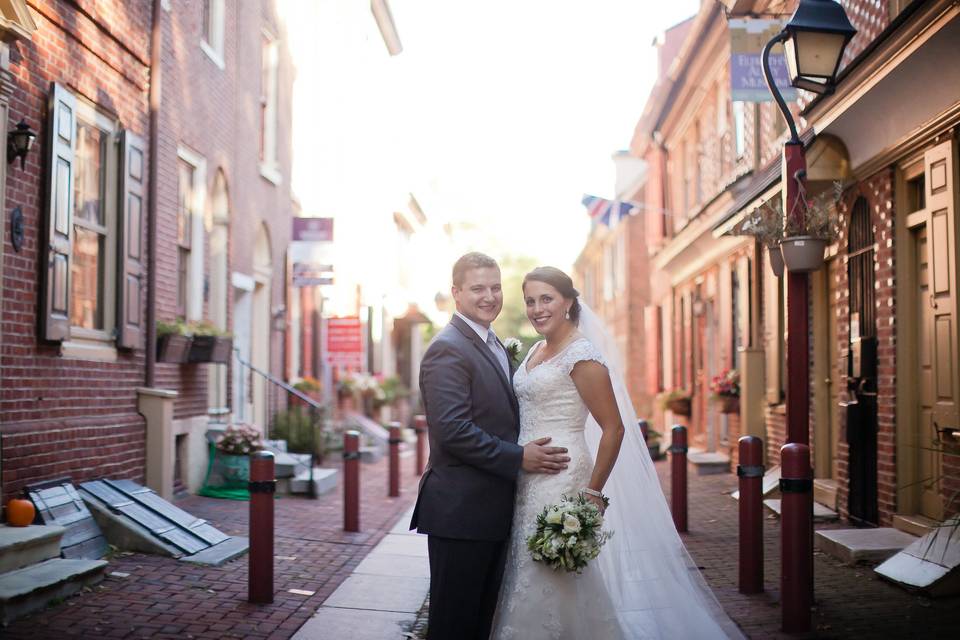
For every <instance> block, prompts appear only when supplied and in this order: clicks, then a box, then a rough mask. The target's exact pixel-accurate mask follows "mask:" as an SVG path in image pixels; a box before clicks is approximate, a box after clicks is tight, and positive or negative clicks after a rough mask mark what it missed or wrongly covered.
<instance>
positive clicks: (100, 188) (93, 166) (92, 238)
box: [70, 119, 111, 331]
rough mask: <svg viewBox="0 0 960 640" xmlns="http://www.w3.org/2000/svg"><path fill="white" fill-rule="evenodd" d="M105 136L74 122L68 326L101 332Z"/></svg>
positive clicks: (106, 229) (105, 225) (105, 234)
mask: <svg viewBox="0 0 960 640" xmlns="http://www.w3.org/2000/svg"><path fill="white" fill-rule="evenodd" d="M106 160H107V133H106V132H105V131H101V130H100V129H98V128H97V127H96V126H95V125H93V124H90V123H88V122H84V121H83V120H80V119H78V121H77V151H76V156H75V158H74V162H75V165H74V182H73V184H74V190H73V193H74V195H73V265H72V269H71V273H70V282H71V291H70V324H71V325H72V326H74V327H81V328H83V329H96V330H99V331H103V330H104V328H105V327H104V313H103V307H104V302H105V300H104V289H105V285H106V282H105V279H106V276H107V269H106V268H105V267H106V265H105V264H104V262H105V261H106V258H107V246H108V245H107V240H108V239H109V238H110V236H111V233H110V229H109V227H108V221H107V206H106V205H107V203H106V198H105V193H104V190H105V187H106V176H105V172H106V169H107V167H106V164H107V162H106Z"/></svg>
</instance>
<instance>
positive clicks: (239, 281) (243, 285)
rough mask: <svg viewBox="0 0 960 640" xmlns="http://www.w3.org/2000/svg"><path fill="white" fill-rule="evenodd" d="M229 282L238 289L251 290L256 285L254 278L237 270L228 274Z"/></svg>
mask: <svg viewBox="0 0 960 640" xmlns="http://www.w3.org/2000/svg"><path fill="white" fill-rule="evenodd" d="M230 281H231V284H233V288H234V289H240V290H242V291H253V289H254V288H255V287H256V286H257V281H256V280H254V278H253V276H248V275H247V274H245V273H240V272H239V271H234V272H233V273H232V274H231V276H230Z"/></svg>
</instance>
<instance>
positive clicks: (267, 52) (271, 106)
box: [260, 33, 280, 182]
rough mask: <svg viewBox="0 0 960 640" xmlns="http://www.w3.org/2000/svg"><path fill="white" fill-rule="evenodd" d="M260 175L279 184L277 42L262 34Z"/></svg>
mask: <svg viewBox="0 0 960 640" xmlns="http://www.w3.org/2000/svg"><path fill="white" fill-rule="evenodd" d="M260 55H261V58H260V64H261V69H260V71H261V73H260V91H261V94H260V173H261V174H262V175H263V176H264V177H266V178H268V179H270V180H271V181H273V182H279V178H280V172H279V167H278V166H277V82H278V68H277V67H278V49H277V41H276V40H275V39H274V38H273V37H272V36H270V35H269V34H267V33H264V34H263V38H262V40H261V46H260Z"/></svg>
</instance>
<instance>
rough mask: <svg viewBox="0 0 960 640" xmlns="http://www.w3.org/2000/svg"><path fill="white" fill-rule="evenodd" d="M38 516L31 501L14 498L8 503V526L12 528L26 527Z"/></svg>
mask: <svg viewBox="0 0 960 640" xmlns="http://www.w3.org/2000/svg"><path fill="white" fill-rule="evenodd" d="M36 515H37V510H36V509H35V508H34V506H33V503H32V502H30V501H29V500H25V499H23V498H13V499H12V500H10V502H8V503H7V524H9V525H11V526H14V527H26V526H27V525H29V524H31V523H32V522H33V518H34V516H36Z"/></svg>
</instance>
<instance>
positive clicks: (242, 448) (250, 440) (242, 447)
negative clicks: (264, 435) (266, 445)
mask: <svg viewBox="0 0 960 640" xmlns="http://www.w3.org/2000/svg"><path fill="white" fill-rule="evenodd" d="M217 449H219V450H220V451H222V452H223V453H225V454H227V455H233V456H247V455H250V454H251V453H256V452H257V451H260V450H261V449H263V440H262V439H261V437H260V431H259V430H258V429H257V428H256V427H254V426H253V425H249V424H230V425H227V428H226V429H225V430H224V432H223V434H222V435H221V436H220V437H219V438H218V439H217Z"/></svg>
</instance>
